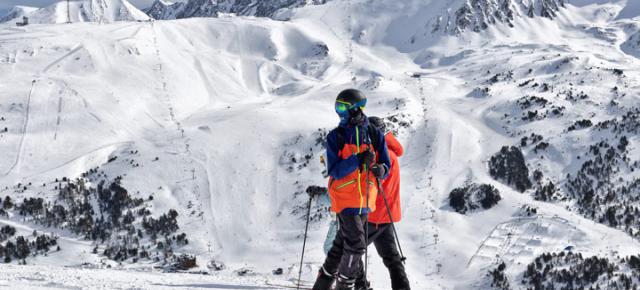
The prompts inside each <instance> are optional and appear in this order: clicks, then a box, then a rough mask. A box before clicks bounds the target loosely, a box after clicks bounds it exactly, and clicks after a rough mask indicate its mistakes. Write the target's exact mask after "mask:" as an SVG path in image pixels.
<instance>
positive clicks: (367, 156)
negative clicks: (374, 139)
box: [357, 150, 376, 170]
mask: <svg viewBox="0 0 640 290" xmlns="http://www.w3.org/2000/svg"><path fill="white" fill-rule="evenodd" d="M357 156H358V160H360V169H361V170H364V169H365V167H371V164H373V161H374V160H375V159H376V155H375V154H374V153H373V152H371V151H370V150H367V151H364V152H361V153H358V155H357Z"/></svg>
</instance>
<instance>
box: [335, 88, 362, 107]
mask: <svg viewBox="0 0 640 290" xmlns="http://www.w3.org/2000/svg"><path fill="white" fill-rule="evenodd" d="M363 101H364V102H365V104H366V101H367V97H366V96H365V95H364V94H363V93H362V92H361V91H358V90H356V89H346V90H344V91H342V92H340V93H339V94H338V97H337V98H336V102H345V103H349V105H351V106H353V105H355V104H357V103H360V102H363Z"/></svg>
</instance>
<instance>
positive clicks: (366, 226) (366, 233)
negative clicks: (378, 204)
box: [364, 166, 371, 288]
mask: <svg viewBox="0 0 640 290" xmlns="http://www.w3.org/2000/svg"><path fill="white" fill-rule="evenodd" d="M368 167H369V166H365V174H366V175H367V208H369V189H370V188H369V187H370V186H371V185H370V184H369V181H370V180H371V177H370V174H369V168H368ZM368 268H369V212H367V214H366V217H365V223H364V283H365V285H366V284H368V280H367V270H368ZM367 288H368V287H367Z"/></svg>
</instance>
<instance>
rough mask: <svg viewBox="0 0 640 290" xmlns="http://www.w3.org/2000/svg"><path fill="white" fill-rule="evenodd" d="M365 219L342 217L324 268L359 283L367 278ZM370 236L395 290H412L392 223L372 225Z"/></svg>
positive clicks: (360, 217) (370, 241)
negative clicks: (363, 257) (365, 271)
mask: <svg viewBox="0 0 640 290" xmlns="http://www.w3.org/2000/svg"><path fill="white" fill-rule="evenodd" d="M365 218H366V217H365V216H364V215H360V216H344V215H340V214H339V215H338V221H339V226H340V228H339V230H338V234H337V235H336V238H335V240H334V241H333V246H332V247H331V250H329V253H328V254H327V258H326V260H325V262H324V265H323V267H324V269H325V270H326V271H327V272H329V273H338V274H341V275H343V276H345V277H347V278H352V279H353V278H358V280H360V279H362V278H364V267H363V263H362V256H363V255H364V253H365V249H364V245H365V243H366V241H365V240H364V236H365V230H364V223H365ZM360 225H362V228H360ZM345 227H346V228H345ZM368 234H369V235H368V236H369V239H368V242H369V244H371V243H373V244H374V246H375V248H376V251H377V252H378V255H379V256H380V257H381V258H382V262H383V263H384V265H385V266H386V267H387V269H388V270H389V276H390V278H391V288H392V289H394V290H395V289H406V290H409V289H410V285H409V280H408V278H407V274H406V272H405V268H404V264H403V263H402V257H401V256H400V253H399V252H398V249H397V246H396V241H395V235H394V233H393V229H392V228H391V224H380V225H375V224H372V223H368ZM345 237H346V238H345ZM343 253H344V255H343Z"/></svg>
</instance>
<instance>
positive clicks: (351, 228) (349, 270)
mask: <svg viewBox="0 0 640 290" xmlns="http://www.w3.org/2000/svg"><path fill="white" fill-rule="evenodd" d="M365 223H366V214H362V215H344V214H338V234H337V235H336V238H335V239H334V240H333V246H332V247H331V250H329V253H328V254H327V258H326V259H325V261H324V265H323V267H324V269H325V271H327V272H329V273H338V274H340V275H342V276H344V277H345V278H349V279H355V278H356V277H359V276H360V275H361V273H362V272H363V265H362V256H363V255H364V252H365V248H366V241H365V228H364V227H365Z"/></svg>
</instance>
